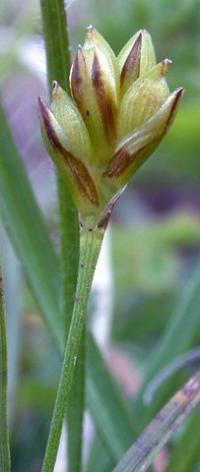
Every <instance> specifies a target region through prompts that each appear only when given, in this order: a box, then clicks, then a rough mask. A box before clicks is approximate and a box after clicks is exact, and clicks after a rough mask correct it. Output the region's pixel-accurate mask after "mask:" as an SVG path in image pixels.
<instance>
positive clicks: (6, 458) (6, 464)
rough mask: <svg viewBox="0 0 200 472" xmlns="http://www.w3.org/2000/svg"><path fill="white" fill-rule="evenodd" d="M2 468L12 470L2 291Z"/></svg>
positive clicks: (0, 426)
mask: <svg viewBox="0 0 200 472" xmlns="http://www.w3.org/2000/svg"><path fill="white" fill-rule="evenodd" d="M0 290H2V289H1V287H0ZM0 470H1V471H2V472H9V471H10V470H11V465H10V448H9V435H8V411H7V341H6V323H5V317H4V308H3V297H2V292H1V293H0Z"/></svg>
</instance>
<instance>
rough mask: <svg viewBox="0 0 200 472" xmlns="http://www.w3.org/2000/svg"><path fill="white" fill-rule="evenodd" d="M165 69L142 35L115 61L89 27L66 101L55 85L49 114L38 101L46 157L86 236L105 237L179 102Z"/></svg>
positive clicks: (178, 93) (145, 34)
mask: <svg viewBox="0 0 200 472" xmlns="http://www.w3.org/2000/svg"><path fill="white" fill-rule="evenodd" d="M171 63H172V61H170V60H169V59H164V60H163V61H161V62H159V63H158V64H157V63H156V57H155V51H154V47H153V43H152V40H151V36H150V34H149V33H148V32H147V31H146V30H140V31H139V32H138V33H136V34H135V35H134V36H133V37H132V38H131V39H130V40H129V41H128V43H127V44H126V45H125V46H124V48H123V49H122V51H121V52H120V54H119V55H118V57H116V56H115V54H114V52H113V50H112V49H111V47H110V46H109V44H108V43H107V41H106V40H105V39H104V38H103V37H102V36H101V35H100V34H99V33H98V31H97V30H96V29H95V28H94V27H93V26H89V27H88V28H87V31H86V40H85V43H84V45H83V46H79V47H78V51H77V54H76V57H75V59H74V62H73V64H72V68H71V72H70V86H71V93H72V98H71V97H70V96H69V95H68V94H67V93H66V92H65V91H64V90H63V89H62V88H61V87H60V85H59V84H58V83H57V82H56V81H54V82H53V87H52V103H51V107H50V108H48V107H47V106H46V105H45V104H44V102H43V101H42V100H41V99H39V112H40V118H41V128H42V134H43V137H44V141H45V144H46V147H47V150H48V152H49V154H50V155H51V157H52V159H53V161H54V162H55V164H56V166H58V167H59V169H60V171H61V172H62V174H63V176H64V178H65V179H66V183H67V185H69V187H70V190H71V193H72V196H73V198H74V201H75V203H76V205H77V208H78V209H79V212H80V216H81V221H82V224H84V225H85V226H87V227H88V228H93V227H96V226H98V227H99V228H102V229H105V227H106V225H107V223H108V220H109V218H110V215H111V212H112V208H113V206H114V204H115V203H116V201H117V199H118V198H119V195H120V194H121V193H122V191H123V190H124V188H125V187H126V185H127V183H128V181H129V179H130V178H131V177H132V175H133V174H134V173H135V172H136V170H137V169H138V168H139V167H140V166H141V165H142V164H143V162H144V161H145V160H146V159H147V158H148V156H149V155H150V154H151V153H152V152H153V151H154V149H155V148H156V147H157V146H158V144H159V143H160V141H161V140H162V138H163V137H164V135H165V134H166V132H167V131H168V129H169V127H170V126H171V124H172V122H173V120H174V117H175V114H176V111H177V108H178V105H179V102H180V99H181V97H182V95H183V89H182V88H179V89H177V90H175V91H174V92H172V93H170V91H169V88H168V85H167V82H166V75H167V73H168V71H169V68H170V65H171Z"/></svg>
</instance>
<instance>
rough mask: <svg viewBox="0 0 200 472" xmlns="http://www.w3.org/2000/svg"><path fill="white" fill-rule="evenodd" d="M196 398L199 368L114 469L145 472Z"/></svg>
mask: <svg viewBox="0 0 200 472" xmlns="http://www.w3.org/2000/svg"><path fill="white" fill-rule="evenodd" d="M199 402H200V371H198V372H197V373H196V375H195V376H194V377H193V378H192V379H190V380H189V382H187V383H186V384H185V385H184V387H183V388H182V389H181V390H179V391H178V392H177V393H176V394H175V395H174V397H173V398H172V399H171V400H170V401H169V402H168V403H167V405H166V406H165V407H164V408H163V409H162V410H161V411H160V412H159V413H158V415H157V416H156V417H155V418H154V419H153V421H152V422H151V423H150V425H149V426H148V427H147V428H146V429H145V431H144V432H143V433H142V435H141V436H140V437H139V439H138V440H137V441H136V442H135V443H134V444H133V446H132V447H131V448H130V449H129V451H128V452H127V453H126V454H125V456H124V457H123V458H122V460H121V461H120V463H119V464H118V465H117V467H115V469H114V472H141V471H142V472H145V470H147V469H148V467H149V466H150V465H151V464H152V462H153V461H154V459H155V457H156V456H157V454H158V453H159V452H160V450H161V449H162V447H163V446H164V445H165V444H166V443H167V441H168V440H169V439H170V438H171V436H172V435H173V434H174V433H175V431H176V430H177V429H178V427H179V426H180V425H181V424H182V423H183V421H184V420H185V419H186V417H187V416H188V415H189V414H190V413H191V411H192V410H193V409H194V408H195V406H196V405H197V404H198V403H199ZM176 470H180V469H179V468H177V469H176Z"/></svg>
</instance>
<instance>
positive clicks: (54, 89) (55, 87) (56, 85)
mask: <svg viewBox="0 0 200 472" xmlns="http://www.w3.org/2000/svg"><path fill="white" fill-rule="evenodd" d="M59 87H60V86H59V83H58V82H57V80H54V81H53V83H52V95H53V97H55V96H56V95H57V93H58V89H59Z"/></svg>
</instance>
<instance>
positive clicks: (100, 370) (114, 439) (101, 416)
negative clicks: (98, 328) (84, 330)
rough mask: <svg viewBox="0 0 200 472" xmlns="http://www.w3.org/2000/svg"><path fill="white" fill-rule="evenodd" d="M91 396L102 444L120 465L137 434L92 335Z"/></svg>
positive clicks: (89, 379) (89, 366)
mask: <svg viewBox="0 0 200 472" xmlns="http://www.w3.org/2000/svg"><path fill="white" fill-rule="evenodd" d="M87 354H88V364H87V365H88V381H87V395H88V404H89V406H90V411H91V412H92V416H93V418H94V419H95V424H96V427H97V429H98V432H99V434H100V436H101V439H102V441H103V442H104V444H105V446H106V447H107V448H108V450H109V452H111V455H112V457H113V459H114V461H115V462H117V461H118V460H119V459H120V457H121V456H122V454H124V452H125V451H126V449H127V448H128V447H129V446H130V444H131V442H132V440H133V437H134V436H135V435H136V427H135V426H134V424H133V421H132V420H131V414H130V411H129V408H128V405H127V404H126V403H125V401H124V399H123V397H122V395H121V394H120V391H119V388H118V387H117V385H116V383H115V381H114V379H113V378H112V376H111V374H109V372H108V369H107V367H106V364H105V361H104V359H103V357H102V355H101V354H100V351H99V350H98V348H97V345H96V343H95V342H94V340H93V338H92V336H91V335H90V334H89V342H88V352H87Z"/></svg>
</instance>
